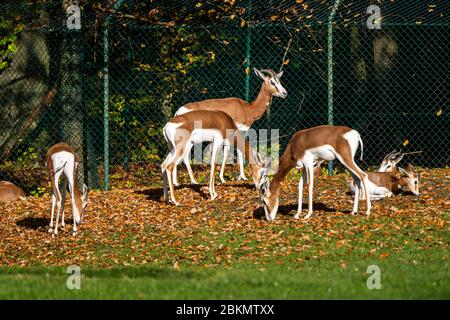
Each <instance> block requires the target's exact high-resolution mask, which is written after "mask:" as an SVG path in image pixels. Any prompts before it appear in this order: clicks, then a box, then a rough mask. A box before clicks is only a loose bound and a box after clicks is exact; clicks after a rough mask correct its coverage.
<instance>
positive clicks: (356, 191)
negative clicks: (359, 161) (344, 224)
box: [351, 173, 361, 214]
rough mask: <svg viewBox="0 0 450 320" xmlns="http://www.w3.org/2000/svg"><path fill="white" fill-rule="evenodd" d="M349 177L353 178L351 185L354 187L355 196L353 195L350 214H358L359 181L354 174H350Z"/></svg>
mask: <svg viewBox="0 0 450 320" xmlns="http://www.w3.org/2000/svg"><path fill="white" fill-rule="evenodd" d="M351 175H352V177H353V184H354V185H355V194H354V196H355V199H354V201H353V209H352V214H355V213H356V212H358V203H359V191H360V189H361V181H360V179H359V177H358V176H357V175H356V174H354V173H351Z"/></svg>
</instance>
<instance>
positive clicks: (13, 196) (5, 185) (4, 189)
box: [0, 181, 25, 202]
mask: <svg viewBox="0 0 450 320" xmlns="http://www.w3.org/2000/svg"><path fill="white" fill-rule="evenodd" d="M19 199H21V200H24V199H25V192H23V190H22V189H20V188H19V187H17V186H16V185H15V184H14V183H11V182H9V181H0V202H9V201H16V200H19Z"/></svg>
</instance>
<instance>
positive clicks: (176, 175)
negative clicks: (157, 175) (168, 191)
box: [172, 161, 187, 187]
mask: <svg viewBox="0 0 450 320" xmlns="http://www.w3.org/2000/svg"><path fill="white" fill-rule="evenodd" d="M179 163H180V162H179V161H178V162H177V163H175V166H174V167H173V170H172V181H173V184H174V185H175V186H177V187H178V186H179V185H180V184H179V183H178V173H177V167H178V164H179ZM186 166H187V165H186Z"/></svg>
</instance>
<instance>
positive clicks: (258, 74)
mask: <svg viewBox="0 0 450 320" xmlns="http://www.w3.org/2000/svg"><path fill="white" fill-rule="evenodd" d="M253 71H254V72H255V74H256V75H257V76H258V77H260V78H261V79H263V80H265V79H267V77H266V76H265V75H264V74H263V73H262V72H261V71H259V70H258V69H256V68H253Z"/></svg>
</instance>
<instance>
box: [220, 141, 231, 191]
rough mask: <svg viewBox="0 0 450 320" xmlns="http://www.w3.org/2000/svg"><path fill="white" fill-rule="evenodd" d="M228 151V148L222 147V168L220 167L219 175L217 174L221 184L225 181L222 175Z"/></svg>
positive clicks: (226, 146)
mask: <svg viewBox="0 0 450 320" xmlns="http://www.w3.org/2000/svg"><path fill="white" fill-rule="evenodd" d="M229 150H230V146H229V145H227V144H225V145H224V146H223V159H222V166H221V167H220V174H219V178H220V181H221V182H222V183H225V179H224V178H223V173H224V171H225V164H226V163H227V158H228V151H229Z"/></svg>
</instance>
